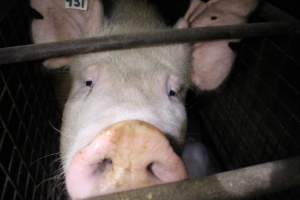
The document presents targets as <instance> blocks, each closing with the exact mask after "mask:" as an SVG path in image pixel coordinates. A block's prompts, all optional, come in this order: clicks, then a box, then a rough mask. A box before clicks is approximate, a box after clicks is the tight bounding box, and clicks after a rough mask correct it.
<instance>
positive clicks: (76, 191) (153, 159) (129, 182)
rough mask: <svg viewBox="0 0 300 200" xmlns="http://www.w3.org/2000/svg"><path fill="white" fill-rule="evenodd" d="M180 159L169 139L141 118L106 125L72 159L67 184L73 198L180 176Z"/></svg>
mask: <svg viewBox="0 0 300 200" xmlns="http://www.w3.org/2000/svg"><path fill="white" fill-rule="evenodd" d="M186 177H187V174H186V171H185V168H184V165H183V162H182V161H181V159H180V158H179V157H178V156H177V155H176V154H175V153H174V151H173V149H172V147H171V146H170V144H169V142H168V140H167V139H166V138H165V136H164V135H163V134H162V133H161V132H160V131H159V130H158V129H157V128H155V127H154V126H152V125H150V124H148V123H146V122H143V121H137V120H135V121H123V122H120V123H117V124H114V125H112V126H111V127H109V128H107V129H105V130H104V131H103V132H102V133H101V134H99V136H97V137H96V138H95V139H94V140H93V141H92V142H91V143H90V144H89V145H87V146H86V147H84V148H83V149H81V150H80V151H79V152H78V153H77V154H76V155H75V156H74V158H73V159H72V161H71V163H70V165H69V168H68V169H67V171H66V185H67V190H68V192H69V194H70V196H71V197H72V198H73V199H80V198H87V197H93V196H97V195H101V194H107V193H111V192H117V191H123V190H130V189H135V188H140V187H145V186H150V185H156V184H162V183H167V182H174V181H179V180H183V179H185V178H186Z"/></svg>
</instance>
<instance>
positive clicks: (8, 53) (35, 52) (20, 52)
mask: <svg viewBox="0 0 300 200" xmlns="http://www.w3.org/2000/svg"><path fill="white" fill-rule="evenodd" d="M299 30H300V26H299V23H274V22H271V23H254V24H243V25H229V26H215V27H203V28H190V29H177V30H175V29H170V30H160V31H157V32H151V33H141V34H128V35H112V36H104V37H96V38H87V39H80V40H70V41H63V42H56V43H45V44H34V45H25V46H15V47H6V48H2V49H0V64H8V63H17V62H24V61H32V60H40V59H47V58H52V57H60V56H67V55H74V54H82V53H90V52H96V51H109V50H118V49H128V48H137V47H145V46H153V45H158V44H163V45H166V44H173V43H185V42H195V41H200V40H216V39H232V38H244V37H259V36H276V35H285V34H291V33H294V32H299Z"/></svg>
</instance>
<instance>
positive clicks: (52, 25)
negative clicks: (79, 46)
mask: <svg viewBox="0 0 300 200" xmlns="http://www.w3.org/2000/svg"><path fill="white" fill-rule="evenodd" d="M76 2H77V1H76ZM82 2H87V0H85V1H82ZM31 7H32V8H33V9H34V10H35V11H36V13H39V14H40V16H41V17H38V18H35V19H34V20H33V22H32V37H33V41H34V43H46V42H58V41H63V40H72V39H79V38H87V37H92V36H95V35H96V34H97V33H99V32H100V30H101V27H102V25H103V21H102V20H103V8H102V4H101V1H99V0H89V1H88V5H87V9H86V10H76V9H66V8H65V1H64V0H51V1H41V0H31ZM71 62H72V57H59V58H51V59H48V60H46V61H45V62H44V65H45V66H46V67H48V68H53V69H54V68H59V67H62V66H65V65H68V64H70V63H71Z"/></svg>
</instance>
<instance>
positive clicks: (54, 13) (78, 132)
mask: <svg viewBox="0 0 300 200" xmlns="http://www.w3.org/2000/svg"><path fill="white" fill-rule="evenodd" d="M245 2H248V3H245ZM229 4H231V5H230V6H228V5H229ZM31 5H32V7H33V8H34V9H35V10H37V11H38V12H39V13H41V15H42V16H43V18H42V19H37V20H34V21H33V23H32V35H33V40H34V42H36V43H41V42H53V41H61V40H66V39H77V38H85V37H92V36H103V35H113V34H123V33H136V32H149V31H155V30H156V29H162V28H167V27H166V25H165V24H164V23H163V22H162V20H161V19H160V16H159V15H158V13H157V12H156V10H155V9H154V8H153V7H152V6H151V4H149V3H147V2H146V1H141V0H122V1H121V0H120V1H115V6H114V9H113V13H112V16H111V17H110V18H108V19H105V20H104V15H103V7H102V4H101V1H99V0H90V1H89V5H88V9H87V11H79V10H67V9H64V2H63V1H61V0H52V1H47V2H44V1H39V0H32V1H31ZM255 5H256V1H255V0H244V1H238V0H214V1H213V0H211V1H208V2H206V3H205V2H202V1H192V2H191V7H190V9H189V10H188V11H187V14H186V15H185V16H184V17H183V18H182V19H180V20H179V22H178V23H177V25H176V27H175V28H185V27H186V28H187V27H195V26H206V25H224V24H231V23H243V22H245V17H246V16H247V15H248V14H249V13H250V12H251V11H252V10H253V9H254V7H255ZM212 15H213V17H212ZM215 17H217V19H215ZM222 17H224V19H222ZM191 55H193V58H192V61H191ZM233 59H234V53H233V52H232V51H231V49H230V48H229V47H228V41H210V42H199V43H197V44H195V45H193V47H192V50H191V46H190V45H187V44H179V45H165V46H155V47H147V48H137V49H128V50H118V51H109V52H100V53H89V54H84V55H75V56H72V57H63V58H54V59H49V60H47V61H45V62H44V64H45V65H46V66H47V67H48V68H58V67H61V66H63V65H68V66H70V73H71V76H72V89H71V91H70V95H69V98H68V101H67V103H66V105H65V108H64V113H63V120H62V130H61V142H60V144H61V146H60V147H61V148H60V151H61V152H60V153H61V160H62V164H63V170H64V173H65V180H66V186H67V190H68V193H69V194H70V196H71V197H72V198H74V199H78V198H86V197H91V196H95V195H99V194H105V193H111V192H115V191H122V190H128V189H133V188H139V187H144V186H149V185H154V184H161V183H166V182H173V181H178V180H183V179H185V178H187V177H188V174H189V171H186V167H185V165H184V163H183V161H182V160H181V158H180V157H179V156H178V155H177V154H176V153H175V150H174V149H180V148H181V147H182V146H183V145H184V139H185V128H186V113H185V108H184V100H185V95H186V91H187V89H188V88H189V87H190V86H191V85H192V84H193V83H194V84H195V85H196V86H198V87H199V88H200V89H203V90H206V89H214V88H216V87H218V86H219V85H220V84H221V82H222V81H223V80H224V79H225V77H226V76H227V75H228V73H229V71H230V68H231V64H232V62H233ZM195 149H203V148H195ZM189 151H191V148H189ZM204 152H205V151H204ZM197 153H198V154H202V153H203V152H202V151H201V150H199V151H198V152H196V154H197ZM200 157H201V156H200ZM202 157H205V156H202ZM204 163H206V162H202V161H201V159H200V160H199V159H198V160H197V162H195V163H192V164H194V165H196V166H197V165H198V166H201V165H204ZM190 164H191V163H186V165H190ZM201 168H203V166H201ZM187 169H189V166H187ZM194 171H195V170H194Z"/></svg>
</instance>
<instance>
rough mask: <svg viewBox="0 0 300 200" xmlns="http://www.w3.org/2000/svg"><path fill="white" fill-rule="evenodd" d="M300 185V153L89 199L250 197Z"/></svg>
mask: <svg viewBox="0 0 300 200" xmlns="http://www.w3.org/2000/svg"><path fill="white" fill-rule="evenodd" d="M295 186H300V157H295V158H291V159H285V160H280V161H275V162H268V163H265V164H259V165H254V166H251V167H246V168H241V169H238V170H233V171H228V172H224V173H219V174H216V175H213V176H208V177H206V178H203V179H195V180H186V181H182V182H176V183H170V184H164V185H158V186H154V187H148V188H143V189H139V190H132V191H127V192H121V193H115V194H111V195H105V196H100V197H96V198H91V199H89V200H120V199H126V200H141V199H148V200H156V199H159V200H199V199H201V200H216V199H217V200H225V199H226V200H230V199H248V198H251V197H256V196H259V195H262V194H267V193H272V192H278V191H282V190H286V189H288V188H291V187H295Z"/></svg>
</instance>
